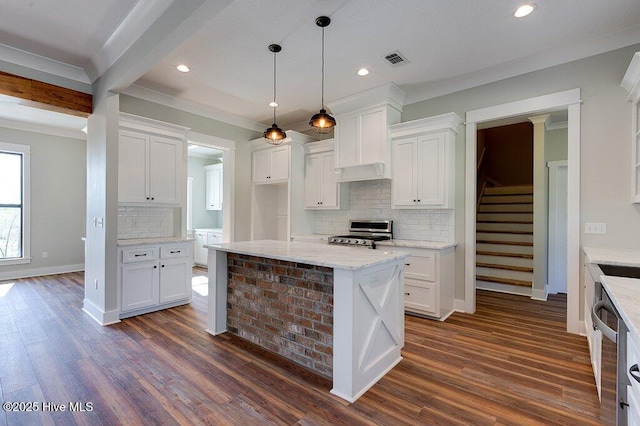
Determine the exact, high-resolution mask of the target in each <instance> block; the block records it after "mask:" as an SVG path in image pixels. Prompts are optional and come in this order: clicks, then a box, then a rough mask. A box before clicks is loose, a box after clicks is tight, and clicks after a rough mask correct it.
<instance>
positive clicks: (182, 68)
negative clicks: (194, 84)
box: [176, 64, 189, 72]
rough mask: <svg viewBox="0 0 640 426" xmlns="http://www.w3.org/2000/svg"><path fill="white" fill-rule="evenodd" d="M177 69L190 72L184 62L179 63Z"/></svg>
mask: <svg viewBox="0 0 640 426" xmlns="http://www.w3.org/2000/svg"><path fill="white" fill-rule="evenodd" d="M176 69H177V70H178V71H180V72H189V67H188V66H186V65H184V64H180V65H178V66H177V67H176Z"/></svg>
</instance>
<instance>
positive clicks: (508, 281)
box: [476, 275, 532, 287]
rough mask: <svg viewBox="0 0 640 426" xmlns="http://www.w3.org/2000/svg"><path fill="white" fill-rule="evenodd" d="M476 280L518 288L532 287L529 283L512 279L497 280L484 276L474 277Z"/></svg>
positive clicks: (496, 278)
mask: <svg viewBox="0 0 640 426" xmlns="http://www.w3.org/2000/svg"><path fill="white" fill-rule="evenodd" d="M476 280H480V281H490V282H493V283H498V284H510V285H517V286H520V287H532V283H531V281H524V280H514V279H513V278H498V277H487V276H484V275H476Z"/></svg>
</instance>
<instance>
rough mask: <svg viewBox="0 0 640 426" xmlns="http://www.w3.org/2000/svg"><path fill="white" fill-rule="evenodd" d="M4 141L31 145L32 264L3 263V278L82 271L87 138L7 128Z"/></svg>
mask: <svg viewBox="0 0 640 426" xmlns="http://www.w3.org/2000/svg"><path fill="white" fill-rule="evenodd" d="M0 141H2V142H6V143H12V144H21V145H29V146H30V147H31V256H32V260H31V263H29V264H24V265H13V266H0V279H8V278H15V277H24V276H31V275H42V274H47V273H56V272H64V271H74V270H82V269H83V268H84V243H83V242H82V241H81V237H83V236H84V233H85V213H86V203H85V196H86V152H87V151H86V141H84V140H79V139H72V138H65V137H59V136H51V135H47V134H42V133H32V132H27V131H22V130H14V129H8V128H3V127H0ZM43 252H47V254H48V257H47V258H46V259H44V258H43V257H42V253H43Z"/></svg>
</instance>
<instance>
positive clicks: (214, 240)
mask: <svg viewBox="0 0 640 426" xmlns="http://www.w3.org/2000/svg"><path fill="white" fill-rule="evenodd" d="M194 236H195V239H196V240H195V250H194V252H193V262H194V263H195V264H196V265H200V266H207V252H208V249H206V248H205V247H204V246H205V245H209V244H220V243H222V230H211V229H195V230H194Z"/></svg>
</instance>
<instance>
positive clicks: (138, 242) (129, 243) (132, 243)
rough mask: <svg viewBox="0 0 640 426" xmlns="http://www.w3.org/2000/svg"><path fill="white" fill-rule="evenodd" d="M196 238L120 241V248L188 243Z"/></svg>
mask: <svg viewBox="0 0 640 426" xmlns="http://www.w3.org/2000/svg"><path fill="white" fill-rule="evenodd" d="M193 240H194V238H188V237H187V238H182V237H158V238H131V239H126V240H118V246H119V247H126V246H140V245H149V244H166V243H186V242H189V241H193Z"/></svg>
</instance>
